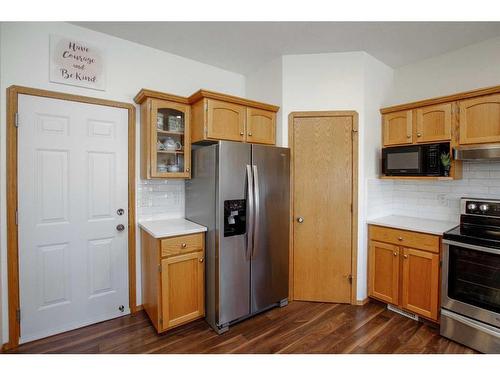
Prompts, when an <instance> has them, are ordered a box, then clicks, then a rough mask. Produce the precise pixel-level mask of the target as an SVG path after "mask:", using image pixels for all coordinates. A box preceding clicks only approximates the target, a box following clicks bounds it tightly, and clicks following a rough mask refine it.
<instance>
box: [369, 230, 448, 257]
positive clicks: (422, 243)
mask: <svg viewBox="0 0 500 375" xmlns="http://www.w3.org/2000/svg"><path fill="white" fill-rule="evenodd" d="M370 239H371V240H375V241H381V242H387V243H392V244H395V245H401V246H406V247H412V248H415V249H421V250H427V251H431V252H433V253H439V236H434V235H432V234H425V233H418V232H410V231H406V230H401V229H393V228H386V227H379V226H376V225H371V226H370Z"/></svg>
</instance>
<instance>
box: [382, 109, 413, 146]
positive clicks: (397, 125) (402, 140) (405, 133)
mask: <svg viewBox="0 0 500 375" xmlns="http://www.w3.org/2000/svg"><path fill="white" fill-rule="evenodd" d="M412 134H413V129H412V111H400V112H394V113H388V114H386V115H384V116H383V142H384V146H393V145H404V144H411V143H412V142H413V136H412Z"/></svg>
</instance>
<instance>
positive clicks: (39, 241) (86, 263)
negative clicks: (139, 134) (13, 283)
mask: <svg viewBox="0 0 500 375" xmlns="http://www.w3.org/2000/svg"><path fill="white" fill-rule="evenodd" d="M18 111H19V129H18V194H19V203H18V222H19V283H20V285H19V287H20V305H21V337H20V341H21V342H27V341H32V340H36V339H39V338H42V337H46V336H50V335H53V334H56V333H60V332H64V331H67V330H71V329H74V328H78V327H82V326H84V325H88V324H92V323H96V322H99V321H102V320H106V319H111V318H115V317H117V316H120V315H124V314H127V313H129V312H130V311H129V303H128V264H127V259H128V240H127V238H128V225H127V224H128V220H127V217H128V204H127V202H128V179H127V169H128V166H127V164H128V157H127V144H128V140H127V138H128V126H127V118H128V117H127V116H128V112H127V110H126V109H121V108H113V107H107V106H100V105H92V104H85V103H78V102H71V101H65V100H58V99H49V98H42V97H36V96H30V95H19V101H18ZM120 208H121V209H123V214H122V215H118V213H117V210H118V209H120ZM119 224H123V225H124V227H125V228H124V230H123V231H119V230H118V229H117V226H118V225H119ZM120 306H123V307H124V308H123V311H121V310H120Z"/></svg>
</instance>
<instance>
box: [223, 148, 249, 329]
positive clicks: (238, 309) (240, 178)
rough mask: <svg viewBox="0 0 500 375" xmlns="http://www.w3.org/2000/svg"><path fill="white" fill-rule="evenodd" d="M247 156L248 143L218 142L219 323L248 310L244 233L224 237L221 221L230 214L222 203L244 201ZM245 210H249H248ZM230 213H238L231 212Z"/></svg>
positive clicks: (245, 234) (235, 317) (234, 317)
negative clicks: (226, 213)
mask: <svg viewBox="0 0 500 375" xmlns="http://www.w3.org/2000/svg"><path fill="white" fill-rule="evenodd" d="M250 156H251V146H250V145H248V144H245V143H237V142H219V155H218V163H219V173H218V175H219V176H218V177H219V180H218V199H217V210H218V213H219V214H218V215H217V220H218V221H219V223H218V226H217V227H218V228H219V230H218V243H219V252H218V255H219V259H218V266H219V269H218V272H217V277H218V286H219V287H218V291H219V298H218V311H219V314H218V322H217V323H218V325H219V326H222V325H225V324H227V323H229V322H231V321H233V320H235V319H239V318H241V317H244V316H246V315H248V314H249V313H250V261H249V259H248V254H247V247H246V244H247V234H248V233H242V234H238V235H230V236H225V235H224V230H223V229H224V220H231V218H230V217H229V218H226V219H225V215H224V202H227V201H233V200H242V199H246V200H247V202H248V197H247V196H246V195H247V165H249V164H250ZM226 206H227V204H226ZM246 211H247V212H249V210H248V209H247V210H246ZM234 215H238V213H237V212H234ZM226 216H227V215H226ZM247 223H248V218H247ZM247 228H248V225H247ZM245 232H246V231H245Z"/></svg>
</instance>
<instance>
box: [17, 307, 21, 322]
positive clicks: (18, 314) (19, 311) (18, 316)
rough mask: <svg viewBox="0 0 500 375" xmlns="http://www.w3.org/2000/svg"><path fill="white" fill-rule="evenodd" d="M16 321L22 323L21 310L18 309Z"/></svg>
mask: <svg viewBox="0 0 500 375" xmlns="http://www.w3.org/2000/svg"><path fill="white" fill-rule="evenodd" d="M16 321H17V322H18V323H21V310H19V309H18V310H16Z"/></svg>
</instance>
